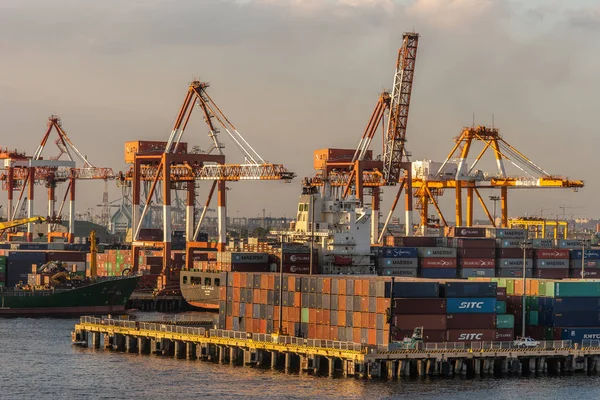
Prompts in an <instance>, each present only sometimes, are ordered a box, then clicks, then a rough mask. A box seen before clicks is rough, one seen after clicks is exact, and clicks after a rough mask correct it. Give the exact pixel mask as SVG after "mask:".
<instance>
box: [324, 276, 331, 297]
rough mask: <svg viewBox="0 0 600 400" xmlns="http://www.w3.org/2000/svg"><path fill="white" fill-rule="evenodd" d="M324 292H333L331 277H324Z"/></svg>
mask: <svg viewBox="0 0 600 400" xmlns="http://www.w3.org/2000/svg"><path fill="white" fill-rule="evenodd" d="M323 293H324V294H329V293H331V278H323Z"/></svg>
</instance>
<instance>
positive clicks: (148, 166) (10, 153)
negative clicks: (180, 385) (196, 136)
mask: <svg viewBox="0 0 600 400" xmlns="http://www.w3.org/2000/svg"><path fill="white" fill-rule="evenodd" d="M418 44H419V35H418V34H417V33H415V32H406V33H404V35H403V38H402V44H401V46H400V49H399V51H398V57H397V63H396V67H395V73H394V77H393V85H392V89H391V90H389V91H384V92H382V93H381V94H380V95H379V97H378V98H377V99H376V102H375V108H374V110H373V112H372V115H371V118H370V119H369V121H368V123H367V125H366V127H365V128H364V131H363V134H362V136H361V137H360V138H358V145H357V147H356V148H352V149H340V148H321V149H318V150H315V152H314V154H313V165H314V169H315V173H314V174H313V176H310V177H305V178H303V179H302V180H301V184H302V185H301V194H300V196H299V201H298V206H297V212H296V217H295V218H293V220H292V221H290V222H289V223H286V224H277V226H273V225H271V226H268V225H267V224H266V223H265V221H266V217H265V216H264V215H263V218H262V219H261V222H262V223H261V226H260V228H261V229H260V230H255V232H258V233H259V235H258V237H251V238H248V239H247V240H240V238H239V235H234V232H233V230H232V229H231V226H229V227H228V222H233V221H234V219H233V218H231V217H229V216H228V207H227V188H226V184H229V183H233V182H239V181H256V180H268V181H283V182H286V183H289V182H293V181H298V180H294V179H295V178H296V174H295V173H293V172H292V171H289V170H288V169H287V168H286V167H285V166H284V165H282V164H275V163H270V162H267V161H265V160H264V159H263V158H262V157H261V156H260V154H259V153H258V152H257V151H256V150H255V149H254V148H253V147H252V146H251V144H250V143H249V141H248V140H247V139H246V138H245V137H244V136H243V135H242V134H241V133H240V131H239V130H238V128H236V126H235V125H233V123H232V122H231V120H230V119H229V117H228V116H226V115H225V114H224V112H223V110H222V109H221V108H220V107H219V106H218V105H217V103H216V102H215V100H214V99H213V98H212V97H211V96H210V94H209V87H210V85H209V83H207V82H203V81H197V80H195V81H193V82H191V83H190V85H189V87H188V90H187V92H186V93H185V97H184V101H183V104H182V105H181V107H180V109H179V112H178V113H177V116H176V119H175V123H174V126H173V128H172V130H171V134H170V136H169V138H168V140H167V141H162V142H161V141H146V140H143V139H138V140H133V141H127V142H125V144H124V159H125V162H126V163H128V164H129V168H128V169H127V170H125V171H120V172H114V171H113V169H112V168H110V167H107V166H99V165H97V164H93V163H92V161H93V160H91V159H88V157H87V156H84V155H83V154H84V153H82V152H81V151H80V150H79V149H78V148H77V147H76V146H75V144H74V142H75V137H76V135H72V136H69V135H67V133H66V130H65V129H64V127H63V123H62V121H61V119H60V118H59V117H58V116H57V115H52V116H50V118H49V119H48V124H47V130H46V132H45V133H44V134H43V136H42V140H41V142H40V145H39V146H38V148H37V149H36V150H35V152H34V153H33V155H28V154H27V153H26V152H22V151H17V150H9V148H10V144H9V143H6V145H7V146H8V147H6V148H3V149H2V150H1V153H0V158H2V159H3V160H4V171H3V173H2V174H1V175H0V180H2V189H3V190H5V191H6V193H7V209H6V211H7V218H6V219H7V221H6V222H5V223H4V224H5V225H4V226H3V227H1V228H2V230H1V233H0V235H1V237H0V238H1V239H2V240H4V242H3V243H1V244H0V286H1V287H2V289H1V290H0V294H1V295H2V299H3V305H2V308H0V315H2V312H1V311H6V310H9V311H10V314H11V315H12V316H14V315H16V314H18V310H15V308H13V309H11V307H10V306H8V307H7V306H5V304H4V301H5V298H6V299H10V298H14V297H15V294H14V293H15V292H14V291H15V290H17V289H18V291H19V295H26V294H28V295H30V296H34V295H35V294H36V293H41V292H44V291H45V292H52V293H53V294H55V292H56V291H57V289H56V288H54V289H53V286H56V285H57V283H58V282H59V278H60V280H61V281H60V283H61V284H63V285H64V284H65V282H67V283H68V284H71V283H72V282H75V281H86V280H87V281H89V282H92V285H93V284H96V285H97V284H98V282H97V280H101V281H102V280H103V279H104V280H105V281H107V282H108V281H110V279H114V281H115V282H120V281H124V280H127V279H128V278H129V281H128V282H131V279H133V278H136V279H137V286H136V288H135V290H134V291H133V293H130V294H128V295H127V296H125V297H126V298H125V299H121V300H120V301H121V303H123V304H120V306H119V307H116V305H115V307H113V305H112V304H111V305H110V307H111V308H110V309H109V310H108V312H109V313H111V314H118V313H121V312H124V308H125V307H123V306H124V301H127V299H128V301H127V307H128V308H135V309H141V310H148V311H156V310H160V311H168V312H174V311H179V310H182V309H203V310H213V311H215V313H216V314H215V316H214V321H212V320H204V321H200V322H201V323H200V322H199V323H198V324H197V325H196V324H195V323H193V322H192V323H189V321H188V323H186V324H177V323H175V324H164V323H161V322H142V321H136V320H134V319H129V318H127V317H124V318H122V319H116V318H112V317H99V316H100V314H106V313H107V310H105V309H103V310H100V309H98V310H97V312H91V313H88V312H83V310H80V311H81V312H77V309H75V310H74V311H73V312H74V313H76V314H78V315H83V316H82V317H81V321H80V323H78V324H77V325H76V326H75V329H74V331H73V338H72V339H73V342H74V343H75V344H78V345H81V346H88V345H90V344H91V347H93V348H96V349H97V348H100V347H101V346H102V343H103V347H105V348H107V349H116V350H122V351H127V352H139V353H145V354H162V355H169V356H174V357H178V358H188V359H190V358H193V359H204V360H212V361H219V362H228V363H232V364H236V363H239V364H244V365H259V366H260V365H270V366H271V367H273V368H280V367H281V368H283V369H284V370H285V371H288V372H289V371H300V372H310V373H314V374H327V375H330V376H334V375H336V374H342V375H344V376H362V377H381V378H385V377H387V378H393V377H399V376H411V375H419V376H424V375H443V376H454V375H463V376H475V375H502V374H512V375H520V374H530V373H535V374H561V373H564V372H568V373H571V372H577V371H580V372H584V373H590V374H592V373H593V374H596V373H597V372H598V370H599V367H600V366H599V365H598V362H599V357H600V342H599V341H598V340H599V339H600V318H599V315H600V282H596V281H595V279H594V278H596V277H600V250H599V249H597V248H595V246H594V245H595V244H597V237H596V236H595V234H594V233H590V234H588V235H585V236H582V237H573V236H574V234H577V232H575V231H574V229H573V227H572V226H569V223H568V221H566V219H565V218H563V219H559V218H556V219H552V220H551V219H544V218H542V217H541V216H540V217H539V218H537V217H533V218H532V217H517V218H509V196H508V193H509V191H512V190H516V189H520V190H534V189H547V190H557V189H569V190H573V191H577V190H578V189H579V188H582V187H584V182H583V181H582V180H577V179H571V178H567V177H563V176H560V175H557V174H554V173H548V172H546V170H544V169H543V168H541V167H540V166H538V165H537V164H536V163H534V162H533V161H531V160H530V159H529V158H527V157H526V156H525V155H524V154H523V153H522V152H521V151H519V150H517V148H516V147H515V146H514V145H512V144H509V143H508V141H507V140H506V139H505V138H503V136H501V135H500V133H499V129H498V128H496V127H494V126H491V127H490V126H476V125H475V124H474V125H473V126H470V127H465V128H463V129H462V130H461V131H460V134H459V136H458V137H456V138H455V140H454V142H455V143H454V145H453V147H452V149H451V150H450V152H449V154H448V156H447V158H446V159H445V160H443V161H440V162H436V161H431V160H427V159H423V160H418V161H411V160H410V159H409V152H408V150H407V148H406V142H407V122H408V115H409V108H410V102H411V93H412V84H413V79H414V77H415V73H416V65H417V64H416V60H417V49H418ZM417 76H418V73H417ZM196 107H198V108H200V112H201V114H202V117H203V118H204V121H205V122H206V125H207V128H208V133H209V137H210V140H211V143H210V145H209V147H207V148H206V149H201V148H200V147H198V146H195V145H193V144H192V143H191V141H190V140H189V139H190V138H186V141H184V133H185V130H186V127H187V125H188V122H189V120H190V118H191V115H192V111H193V110H194V109H195V108H196ZM379 127H381V129H382V132H383V135H382V138H383V140H382V143H381V144H380V145H379V144H377V145H375V144H374V143H373V139H374V138H375V136H376V134H377V131H378V130H379ZM53 134H55V135H56V136H57V139H55V142H54V143H55V144H56V146H57V147H58V150H59V154H58V155H49V156H44V155H43V154H44V151H45V150H47V147H49V146H48V144H49V143H52V141H53V140H54V139H51V138H52V137H53ZM188 136H189V135H188ZM223 136H224V137H226V138H229V139H230V140H232V141H233V142H234V143H235V145H236V147H237V148H238V149H239V150H240V151H241V152H242V155H243V157H244V159H245V162H244V163H242V164H230V163H227V162H226V158H227V157H226V154H225V153H224V151H223V149H224V145H223V142H222V138H223ZM372 145H373V146H372ZM477 146H480V147H481V150H477V151H478V153H477V156H476V157H475V158H473V154H472V153H471V151H475V150H474V149H475V148H476V147H477ZM371 147H373V148H381V149H382V153H381V154H374V150H372V149H371ZM486 154H487V155H488V156H490V157H491V158H492V160H493V164H494V165H495V167H496V168H497V169H496V170H495V171H493V172H484V171H482V170H481V169H479V168H483V167H480V165H481V164H483V161H482V160H484V159H485V158H486ZM280 158H281V159H285V155H284V154H282V155H281V157H280ZM480 161H482V162H481V163H480ZM509 165H511V166H513V167H516V168H517V169H518V170H519V171H520V175H511V174H509V173H508V172H507V171H508V168H507V167H508V166H509ZM81 180H95V181H102V183H103V184H104V195H103V201H102V204H101V208H102V213H101V216H100V221H99V222H101V224H99V225H95V224H88V225H86V226H82V224H81V221H78V220H77V212H76V200H77V196H76V193H77V190H76V188H77V187H78V185H77V183H78V181H81ZM109 183H110V184H116V185H118V186H119V187H120V188H121V190H122V192H123V194H124V195H123V201H122V203H121V204H120V205H114V204H111V203H110V202H109V201H108V189H107V188H108V184H109ZM240 184H243V183H240ZM276 184H277V182H274V183H273V189H271V190H272V191H273V193H275V192H276V190H277V189H276ZM59 185H61V187H64V188H65V191H64V193H65V194H64V197H63V198H62V199H60V198H58V199H57V196H56V189H57V187H58V186H59ZM36 186H43V187H44V188H45V189H46V190H47V200H48V203H47V204H48V207H47V210H44V212H36V211H35V210H34V204H35V196H36V191H35V187H36ZM199 186H202V187H203V188H206V189H207V192H208V195H207V196H206V198H199V195H198V192H199V191H198V187H199ZM384 188H390V190H393V191H394V198H393V201H392V203H391V206H390V207H389V208H388V209H383V208H382V190H383V189H384ZM484 190H488V191H490V190H491V191H493V193H494V194H496V193H498V194H499V195H497V196H496V195H493V196H489V197H488V200H490V202H493V211H490V209H491V205H490V204H489V202H486V199H485V196H484V195H482V192H483V191H484ZM447 191H449V192H451V193H453V194H454V196H455V207H454V210H453V212H452V213H451V214H453V215H454V224H452V223H450V222H449V218H448V217H447V216H448V213H447V212H446V213H444V211H443V210H442V208H443V207H442V206H441V204H440V197H441V196H442V195H443V194H445V193H446V192H447ZM403 194H404V201H403V203H404V207H403V209H404V213H403V215H404V223H403V225H400V224H399V223H397V221H395V220H397V219H398V218H397V217H394V213H396V212H397V211H399V209H398V205H399V204H400V203H402V202H401V201H400V200H401V198H402V197H403ZM213 197H216V199H213ZM496 202H499V203H500V209H499V216H498V217H497V215H496ZM215 203H216V205H215ZM475 203H478V204H479V205H480V206H481V209H482V211H483V213H484V214H485V216H486V218H487V221H485V222H484V223H480V224H477V223H476V221H475V219H474V208H475ZM211 207H214V208H213V209H212V210H216V213H217V217H216V218H210V217H209V216H208V215H207V213H208V212H209V210H211ZM111 208H117V212H116V213H114V214H112V215H111ZM401 208H402V207H401ZM562 208H563V214H564V210H565V209H567V208H569V206H566V205H564V206H562ZM65 209H66V211H65ZM397 209H398V210H397ZM414 212H416V214H417V215H418V216H419V218H418V221H413V213H414ZM432 212H435V213H434V214H432ZM463 212H464V214H463ZM39 215H45V217H41V216H39ZM380 216H381V218H380ZM239 220H240V219H239V217H238V218H237V223H238V224H239V222H240V221H239ZM78 222H79V224H78ZM36 223H39V224H38V225H36ZM211 224H212V225H211ZM78 225H79V226H80V230H81V232H82V233H79V232H78ZM102 225H104V227H103V226H102ZM116 225H119V227H120V229H121V231H120V233H121V240H119V242H118V243H115V241H112V239H111V235H108V234H107V230H106V227H109V226H112V228H113V232H114V227H115V226H116ZM23 227H26V228H25V229H22V228H23ZM40 227H42V228H40ZM228 228H229V229H228ZM236 229H237V228H236ZM97 231H98V232H97ZM237 233H239V232H237ZM97 237H99V239H100V240H97ZM98 242H99V243H98ZM50 266H52V268H50ZM87 281H86V282H87ZM114 290H117V289H114ZM79 301H80V300H77V298H76V297H72V298H71V300H69V301H68V302H67V304H58V305H57V307H76V306H79V305H80V304H78V302H79ZM69 302H70V303H69ZM35 307H36V308H42V311H39V310H37V311H36V313H38V314H39V313H42V314H43V311H44V310H43V307H44V306H43V305H37V306H35ZM85 314H89V315H85ZM207 324H208V325H210V328H207V327H206V325H207Z"/></svg>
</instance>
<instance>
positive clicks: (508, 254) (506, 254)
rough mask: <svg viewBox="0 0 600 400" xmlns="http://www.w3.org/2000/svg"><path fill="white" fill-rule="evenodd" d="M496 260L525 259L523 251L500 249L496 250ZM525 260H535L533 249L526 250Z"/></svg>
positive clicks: (509, 248)
mask: <svg viewBox="0 0 600 400" xmlns="http://www.w3.org/2000/svg"><path fill="white" fill-rule="evenodd" d="M495 251H496V258H519V259H521V260H522V259H523V249H520V248H514V247H507V248H505V247H500V248H497V249H496V250H495ZM525 258H533V249H526V250H525Z"/></svg>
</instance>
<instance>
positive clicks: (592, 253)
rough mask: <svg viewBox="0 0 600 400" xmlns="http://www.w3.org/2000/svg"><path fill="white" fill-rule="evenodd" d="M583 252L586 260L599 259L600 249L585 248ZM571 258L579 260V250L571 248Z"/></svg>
mask: <svg viewBox="0 0 600 400" xmlns="http://www.w3.org/2000/svg"><path fill="white" fill-rule="evenodd" d="M584 254H585V258H586V260H587V259H590V260H598V259H600V250H586V251H585V253H584ZM571 260H581V250H571Z"/></svg>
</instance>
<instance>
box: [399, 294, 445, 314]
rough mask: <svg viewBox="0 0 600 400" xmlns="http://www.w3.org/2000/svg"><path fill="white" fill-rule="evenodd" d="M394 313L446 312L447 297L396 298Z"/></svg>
mask: <svg viewBox="0 0 600 400" xmlns="http://www.w3.org/2000/svg"><path fill="white" fill-rule="evenodd" d="M393 313H394V314H398V315H405V314H445V313H446V299H440V298H418V299H398V298H396V299H394V308H393Z"/></svg>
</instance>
